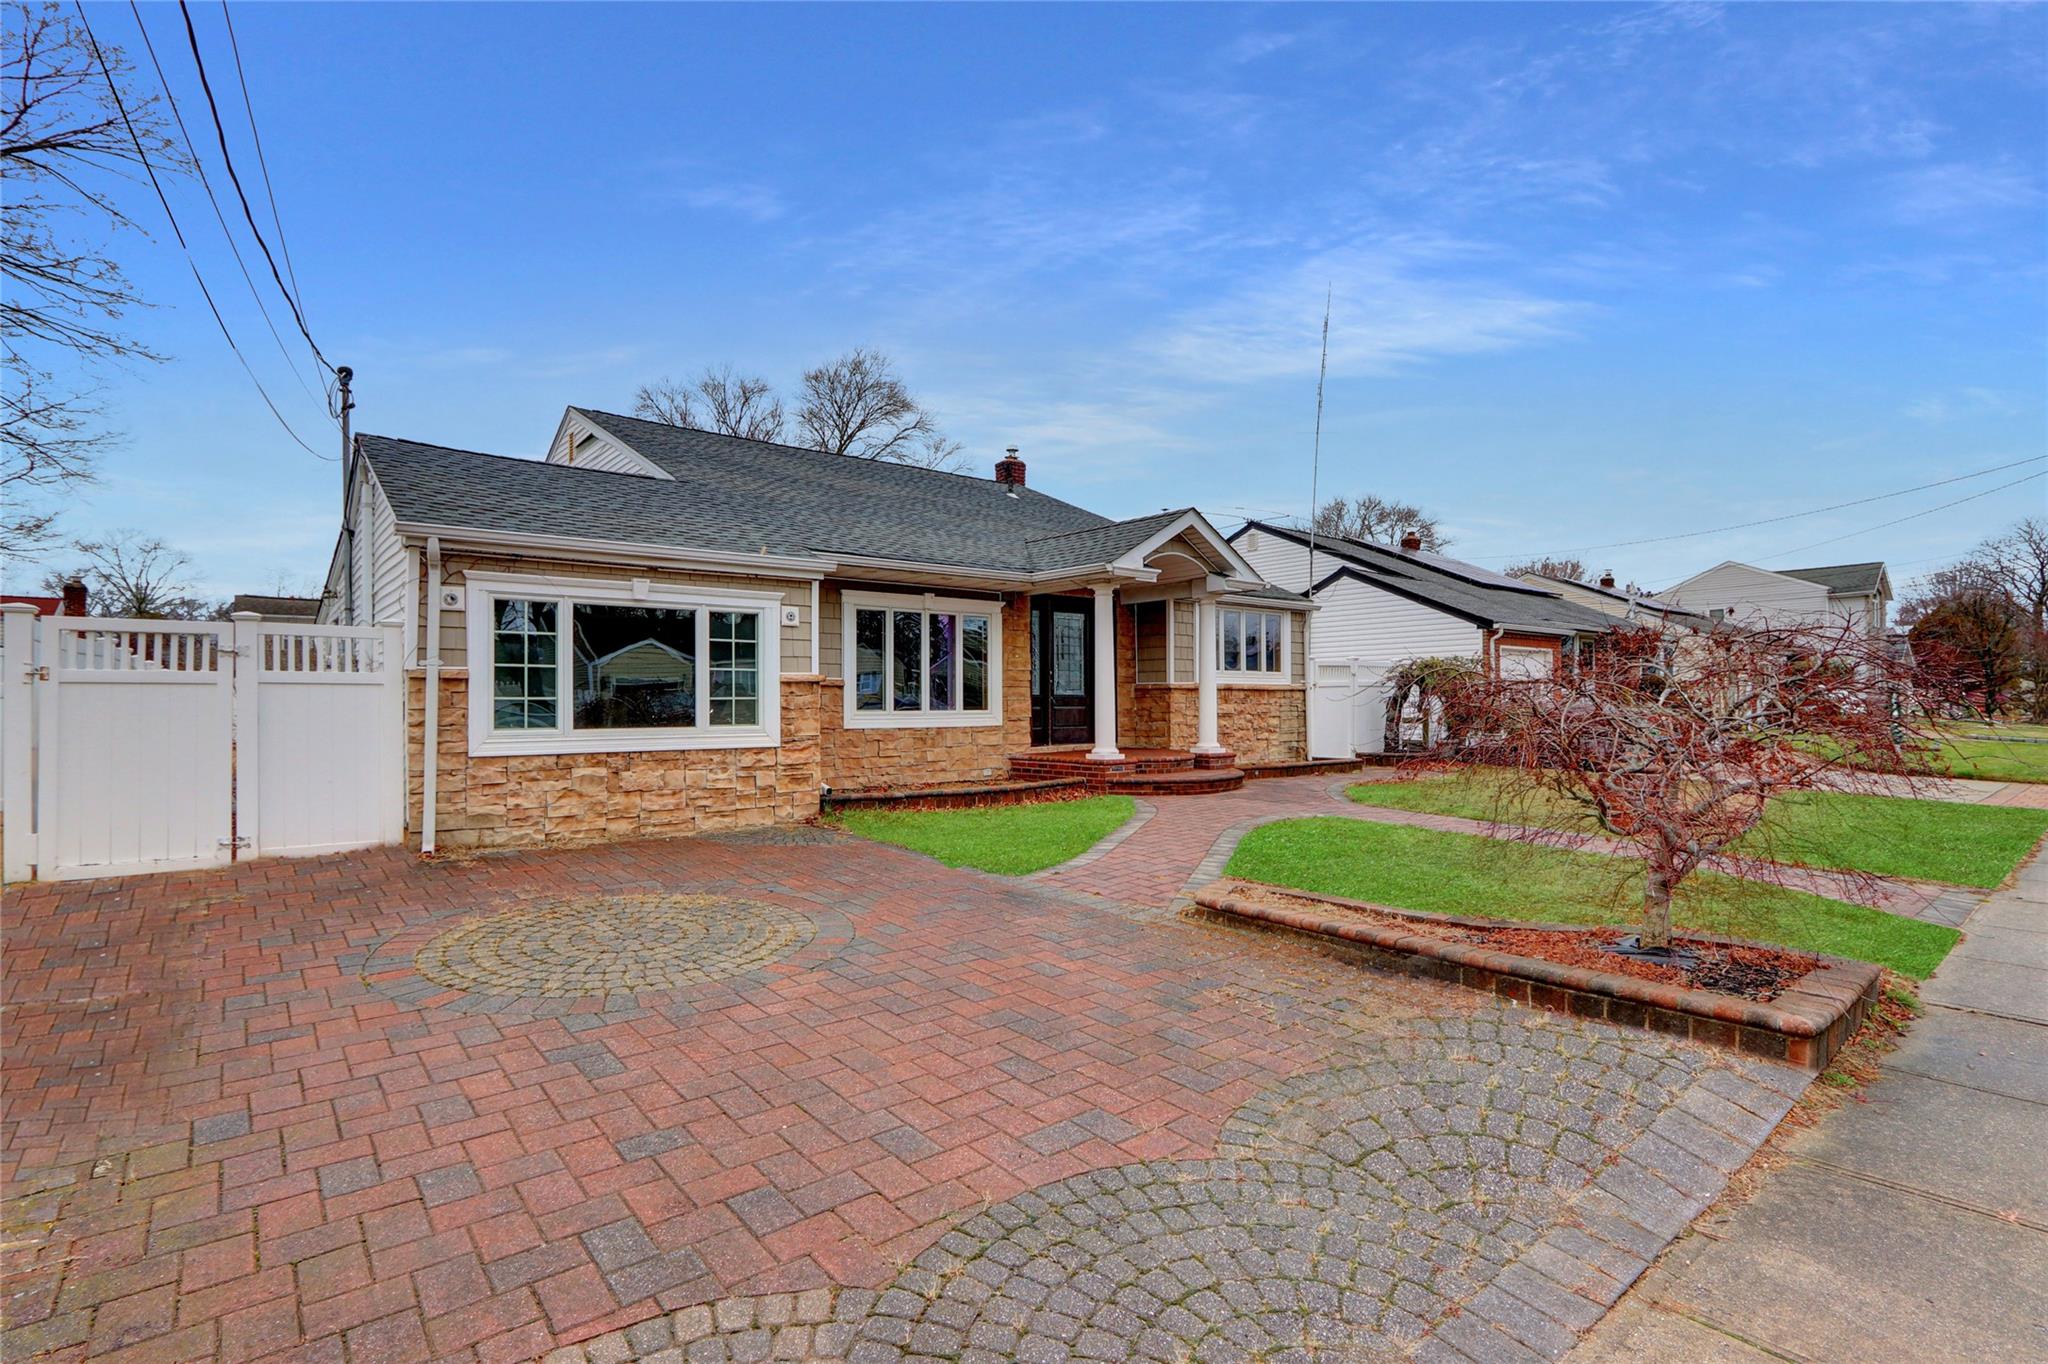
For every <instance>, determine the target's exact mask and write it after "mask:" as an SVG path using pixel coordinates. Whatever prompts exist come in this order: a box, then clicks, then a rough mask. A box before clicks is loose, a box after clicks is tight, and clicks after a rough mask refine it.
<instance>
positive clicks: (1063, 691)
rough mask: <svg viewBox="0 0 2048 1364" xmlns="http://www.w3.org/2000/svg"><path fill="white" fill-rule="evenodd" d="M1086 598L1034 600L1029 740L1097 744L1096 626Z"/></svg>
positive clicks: (1090, 605) (1032, 604) (1035, 741)
mask: <svg viewBox="0 0 2048 1364" xmlns="http://www.w3.org/2000/svg"><path fill="white" fill-rule="evenodd" d="M1093 605H1094V603H1093V602H1091V601H1090V600H1089V599H1088V598H1086V597H1052V596H1041V597H1033V598H1032V599H1031V742H1032V743H1034V744H1092V743H1094V742H1095V692H1094V686H1095V682H1094V678H1095V623H1094V615H1093V612H1092V610H1091V609H1090V608H1091V607H1092V606H1093Z"/></svg>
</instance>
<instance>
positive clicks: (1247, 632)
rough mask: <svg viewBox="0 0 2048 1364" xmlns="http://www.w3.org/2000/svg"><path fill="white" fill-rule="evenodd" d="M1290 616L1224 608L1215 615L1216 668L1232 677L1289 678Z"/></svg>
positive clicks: (1270, 679)
mask: <svg viewBox="0 0 2048 1364" xmlns="http://www.w3.org/2000/svg"><path fill="white" fill-rule="evenodd" d="M1287 636H1288V628H1287V613H1286V612H1284V611H1260V610H1256V609H1254V608H1251V607H1244V606H1225V607H1221V608H1220V609H1218V610H1217V612H1216V667H1217V670H1218V671H1219V672H1221V673H1223V674H1225V675H1226V676H1229V677H1238V678H1247V677H1248V678H1256V679H1258V680H1261V681H1269V682H1270V681H1274V680H1276V679H1280V678H1284V677H1286V676H1287V668H1288V638H1287Z"/></svg>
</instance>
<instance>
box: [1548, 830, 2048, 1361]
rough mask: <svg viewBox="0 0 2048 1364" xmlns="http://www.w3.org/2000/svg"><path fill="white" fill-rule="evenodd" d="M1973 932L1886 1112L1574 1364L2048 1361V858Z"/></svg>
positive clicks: (1766, 1193) (1714, 1231)
mask: <svg viewBox="0 0 2048 1364" xmlns="http://www.w3.org/2000/svg"><path fill="white" fill-rule="evenodd" d="M1964 932H1965V935H1966V936H1965V939H1964V941H1963V942H1962V943H1961V944H1959V945H1958V946H1957V948H1956V950H1955V951H1954V952H1953V953H1951V954H1950V956H1949V958H1948V960H1947V961H1946V962H1944V963H1943V964H1942V967H1941V970H1940V971H1938V972H1937V973H1936V974H1935V975H1934V976H1933V977H1932V978H1931V979H1929V980H1928V981H1927V983H1926V986H1925V988H1924V989H1923V990H1922V992H1921V997H1922V998H1923V999H1924V1000H1925V1001H1926V1002H1927V1004H1928V1010H1927V1015H1926V1017H1925V1018H1922V1019H1921V1020H1920V1021H1919V1022H1918V1023H1916V1024H1915V1025H1914V1027H1913V1028H1912V1030H1911V1031H1910V1032H1909V1033H1908V1034H1907V1037H1906V1041H1905V1043H1904V1045H1903V1046H1901V1047H1900V1049H1899V1050H1898V1051H1897V1052H1896V1053H1894V1054H1893V1055H1892V1056H1891V1057H1890V1058H1888V1059H1887V1061H1886V1063H1885V1074H1884V1076H1883V1078H1882V1079H1881V1080H1879V1081H1878V1082H1877V1083H1876V1084H1875V1085H1873V1086H1872V1087H1871V1089H1870V1090H1869V1092H1868V1095H1867V1099H1868V1101H1867V1102H1863V1103H1857V1104H1852V1105H1849V1106H1848V1107H1845V1108H1843V1109H1842V1110H1840V1111H1839V1112H1836V1113H1834V1114H1832V1115H1830V1116H1829V1117H1828V1118H1827V1119H1826V1120H1825V1121H1824V1122H1822V1123H1821V1124H1820V1125H1819V1126H1817V1127H1815V1128H1813V1129H1812V1130H1809V1131H1807V1132H1804V1133H1801V1134H1800V1135H1798V1136H1797V1137H1795V1138H1793V1139H1792V1140H1791V1141H1790V1142H1789V1143H1788V1144H1787V1146H1786V1148H1785V1149H1786V1154H1787V1155H1788V1156H1789V1157H1790V1159H1789V1162H1788V1164H1786V1165H1785V1166H1784V1167H1783V1168H1782V1169H1779V1170H1777V1171H1776V1172H1774V1173H1772V1174H1771V1175H1770V1176H1769V1177H1768V1178H1767V1180H1766V1182H1765V1183H1764V1185H1763V1187H1762V1188H1761V1189H1760V1190H1759V1191H1758V1192H1757V1194H1756V1195H1755V1196H1754V1197H1753V1198H1752V1199H1750V1200H1749V1201H1748V1202H1746V1203H1744V1204H1743V1205H1741V1206H1740V1207H1737V1208H1735V1209H1734V1210H1733V1211H1732V1212H1730V1213H1729V1214H1728V1215H1727V1216H1725V1217H1722V1218H1718V1219H1716V1218H1712V1217H1709V1218H1708V1219H1707V1220H1704V1221H1702V1222H1701V1223H1700V1224H1699V1225H1698V1226H1696V1227H1695V1228H1694V1234H1693V1235H1692V1236H1690V1237H1688V1238H1685V1239H1683V1240H1681V1241H1680V1242H1678V1243H1677V1244H1676V1245H1674V1246H1673V1247H1672V1249H1671V1251H1670V1252H1669V1253H1668V1254H1667V1255H1666V1257H1665V1259H1664V1261H1663V1262H1662V1263H1661V1264H1659V1265H1658V1266H1657V1267H1656V1268H1655V1269H1653V1270H1652V1271H1651V1272H1650V1273H1649V1274H1647V1275H1645V1276H1644V1278H1643V1279H1642V1280H1641V1281H1640V1282H1639V1283H1638V1285H1637V1286H1636V1288H1635V1290H1634V1291H1633V1292H1631V1293H1630V1294H1629V1296H1628V1297H1627V1298H1626V1299H1625V1300H1624V1301H1623V1302H1622V1303H1621V1304H1620V1305H1619V1306H1618V1307H1617V1308H1616V1309H1615V1310H1614V1311H1613V1312H1612V1313H1611V1314H1609V1316H1608V1317H1607V1319H1606V1320H1605V1321H1603V1322H1602V1323H1601V1324H1600V1325H1599V1326H1598V1327H1597V1328H1595V1329H1594V1330H1593V1331H1592V1332H1591V1333H1590V1334H1589V1335H1588V1336H1587V1337H1586V1338H1585V1340H1584V1341H1583V1342H1581V1344H1580V1345H1579V1347H1578V1348H1577V1349H1576V1350H1575V1351H1574V1352H1573V1353H1572V1354H1571V1355H1570V1356H1569V1360H1570V1361H1571V1364H1604V1362H1606V1361H1624V1360H1625V1361H1628V1364H1722V1362H1725V1364H1762V1362H1763V1361H1769V1360H1798V1361H1816V1362H1818V1361H1832V1360H1865V1359H1883V1358H1891V1359H1898V1360H1914V1361H1940V1360H1956V1361H1979V1360H1992V1359H2000V1360H2004V1359H2013V1360H2017V1359H2048V854H2044V853H2043V852H2042V850H2041V848H2039V847H2037V848H2036V849H2035V852H2034V858H2033V860H2032V861H2031V862H2030V863H2029V864H2028V865H2027V866H2026V867H2024V868H2023V869H2022V870H2021V873H2020V876H2019V879H2018V883H2017V884H2016V885H2015V886H2014V887H2013V888H2012V889H2010V890H2005V891H2000V892H1998V893H1996V894H1994V895H1992V896H1990V897H1989V898H1988V899H1986V900H1985V901H1984V902H1983V903H1982V904H1981V905H1980V906H1979V907H1978V908H1977V910H1976V911H1975V913H1973V914H1972V915H1971V916H1970V918H1969V920H1968V922H1967V923H1966V924H1965V925H1964Z"/></svg>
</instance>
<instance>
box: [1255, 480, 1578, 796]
mask: <svg viewBox="0 0 2048 1364" xmlns="http://www.w3.org/2000/svg"><path fill="white" fill-rule="evenodd" d="M1230 538H1231V543H1232V544H1233V545H1234V546H1235V547H1236V548H1237V550H1238V552H1239V553H1240V554H1242V555H1243V556H1244V558H1245V561H1246V562H1247V563H1249V564H1250V565H1251V566H1252V567H1253V568H1254V569H1256V570H1257V571H1258V573H1259V575H1260V576H1261V577H1263V578H1265V579H1266V580H1267V581H1268V582H1272V583H1275V584H1278V585H1279V586H1281V587H1283V588H1293V589H1301V590H1306V591H1307V592H1308V594H1309V596H1310V597H1311V598H1312V599H1313V600H1314V602H1315V604H1316V607H1317V612H1316V617H1315V638H1314V644H1313V646H1312V648H1311V650H1310V658H1309V664H1310V667H1311V669H1312V673H1311V675H1312V676H1313V677H1314V678H1315V679H1316V683H1317V686H1318V689H1319V691H1318V694H1319V695H1320V694H1321V691H1320V689H1322V688H1324V687H1328V688H1330V689H1332V690H1333V691H1336V692H1338V693H1340V694H1342V695H1344V696H1346V697H1348V698H1349V706H1348V717H1349V722H1348V725H1339V724H1338V723H1337V722H1336V719H1335V712H1319V716H1321V715H1328V716H1329V717H1330V719H1329V722H1328V723H1323V722H1322V721H1321V720H1320V718H1319V722H1318V723H1317V724H1316V725H1315V726H1314V728H1315V731H1316V732H1315V735H1314V737H1313V739H1312V741H1311V748H1312V750H1313V751H1314V753H1315V756H1318V757H1324V756H1332V757H1333V756H1341V755H1340V754H1339V753H1337V752H1335V751H1334V750H1337V749H1340V748H1346V747H1347V746H1348V747H1349V748H1355V749H1356V750H1357V751H1358V752H1362V753H1377V752H1382V751H1384V748H1385V722H1386V699H1387V698H1386V689H1385V686H1384V679H1385V677H1386V674H1387V673H1388V671H1389V670H1390V669H1392V668H1394V667H1396V666H1397V665H1399V664H1402V663H1406V662H1409V661H1411V660H1413V659H1418V658H1427V657H1443V658H1473V659H1480V660H1483V662H1484V665H1485V666H1487V667H1490V668H1497V669H1499V670H1501V671H1502V672H1503V673H1509V674H1519V675H1524V676H1547V675H1549V674H1551V673H1554V672H1555V671H1556V670H1557V669H1558V668H1560V667H1561V666H1565V665H1566V662H1567V656H1568V655H1569V654H1570V653H1572V652H1575V651H1576V649H1577V647H1578V646H1579V643H1580V642H1581V641H1585V640H1591V639H1594V638H1596V637H1598V636H1599V635H1600V634H1602V633H1604V632H1605V631H1607V630H1609V629H1612V628H1613V626H1614V623H1615V619H1614V617H1613V615H1611V614H1610V613H1608V612H1606V611H1600V610H1595V609H1593V608H1592V607H1589V606H1584V605H1581V604H1579V603H1577V602H1575V601H1571V600H1569V599H1567V598H1566V597H1565V596H1564V595H1563V593H1561V592H1560V591H1557V590H1554V589H1552V588H1551V587H1548V586H1539V585H1535V584H1531V583H1527V582H1524V581H1522V580H1521V579H1519V578H1510V577H1507V576H1506V575H1505V574H1500V573H1495V572H1492V571H1491V570H1489V569H1484V568H1480V567H1479V566H1477V565H1476V564H1468V563H1463V562H1461V561H1459V560H1457V559H1452V558H1449V557H1448V556H1446V555H1442V554H1434V553H1430V552H1429V551H1427V550H1424V549H1423V548H1422V547H1421V541H1420V540H1418V539H1416V538H1414V537H1412V536H1411V537H1408V538H1406V539H1404V540H1403V542H1402V544H1401V546H1400V547H1399V548H1390V547H1388V546H1386V545H1376V544H1371V543H1369V542H1367V541H1363V540H1351V539H1345V538H1343V537H1333V536H1327V535H1317V536H1315V537H1314V555H1313V559H1314V562H1313V567H1311V562H1310V558H1311V556H1310V537H1309V534H1308V532H1306V531H1303V530H1299V529H1296V528H1294V527H1291V526H1282V525H1276V524H1273V523H1271V522H1266V521H1248V522H1246V523H1245V524H1244V525H1243V526H1242V527H1240V528H1239V529H1238V530H1237V531H1236V532H1235V533H1234V534H1233V535H1232V536H1231V537H1230Z"/></svg>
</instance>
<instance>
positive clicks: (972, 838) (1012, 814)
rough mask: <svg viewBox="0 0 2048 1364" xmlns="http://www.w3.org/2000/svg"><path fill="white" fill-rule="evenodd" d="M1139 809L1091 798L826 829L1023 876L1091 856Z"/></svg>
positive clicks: (920, 814)
mask: <svg viewBox="0 0 2048 1364" xmlns="http://www.w3.org/2000/svg"><path fill="white" fill-rule="evenodd" d="M1135 808H1136V807H1135V805H1134V803H1133V802H1132V800H1131V798H1130V797H1129V796H1089V797H1087V798H1085V799H1083V800H1061V801H1045V802H1042V803H1039V804H1036V805H995V806H989V807H987V808H984V809H979V810H849V811H847V812H846V813H845V814H841V815H834V816H832V817H831V819H830V820H829V821H828V822H829V823H831V824H834V825H837V826H838V827H839V828H842V829H845V830H846V831H848V832H849V833H856V834H859V835H860V836H861V837H862V838H872V839H874V840H876V841H877V842H880V843H894V844H895V845H896V846H897V847H899V848H909V849H910V850H911V851H913V852H921V853H924V854H926V855H927V856H930V857H936V858H937V859H938V860H939V861H941V862H944V863H945V864H946V865H947V866H949V867H978V868H980V869H981V870H982V871H992V872H995V873H996V874H997V875H999V876H1025V875H1028V874H1030V873H1031V872H1034V871H1043V870H1044V869H1045V868H1047V867H1053V866H1058V865H1059V864H1060V863H1062V862H1064V861H1066V860H1067V859H1068V858H1071V857H1078V856H1079V855H1080V854H1082V853H1084V852H1087V851H1088V849H1090V848H1092V847H1094V846H1095V844H1096V843H1097V842H1099V841H1101V839H1102V837H1103V835H1105V834H1107V833H1109V832H1110V831H1111V830H1112V829H1114V828H1116V827H1117V826H1118V825H1120V824H1122V823H1123V822H1124V821H1125V820H1127V819H1129V818H1130V817H1131V812H1132V810H1133V809H1135Z"/></svg>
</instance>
